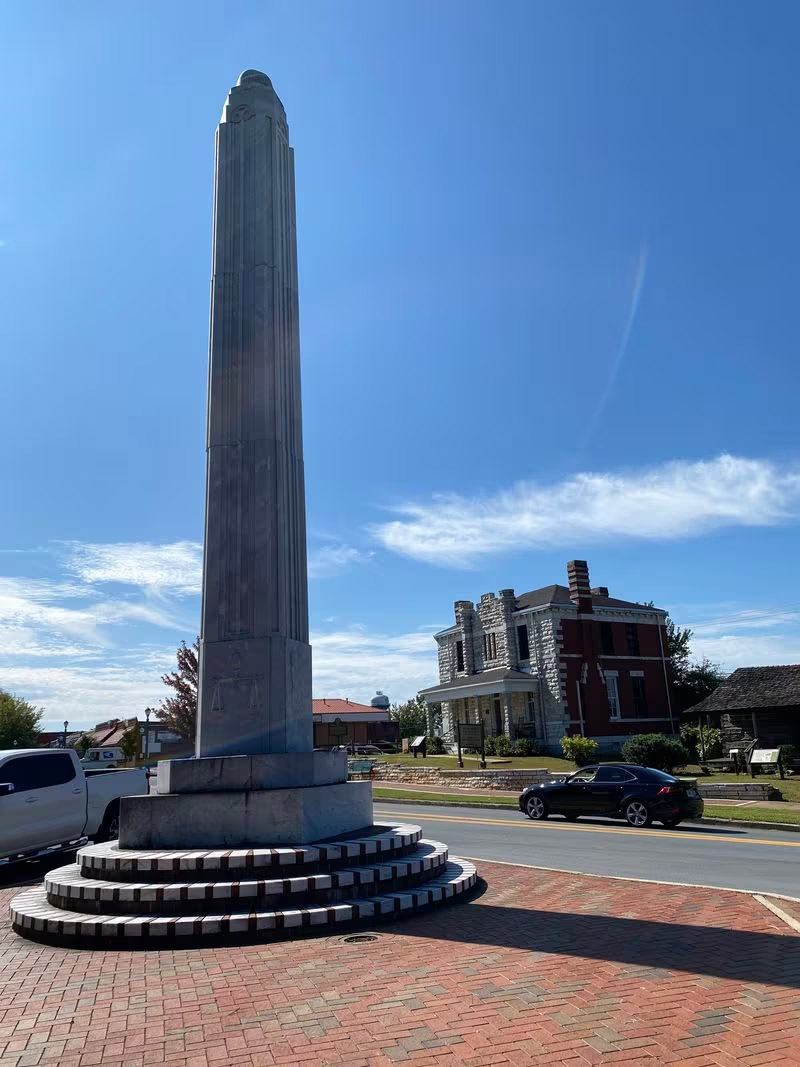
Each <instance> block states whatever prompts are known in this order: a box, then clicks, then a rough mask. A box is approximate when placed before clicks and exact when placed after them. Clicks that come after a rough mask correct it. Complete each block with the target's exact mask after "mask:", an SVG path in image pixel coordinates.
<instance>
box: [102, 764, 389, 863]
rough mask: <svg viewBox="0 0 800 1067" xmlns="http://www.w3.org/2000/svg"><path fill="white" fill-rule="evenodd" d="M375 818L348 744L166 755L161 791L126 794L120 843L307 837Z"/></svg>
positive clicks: (233, 842)
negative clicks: (351, 765)
mask: <svg viewBox="0 0 800 1067" xmlns="http://www.w3.org/2000/svg"><path fill="white" fill-rule="evenodd" d="M371 825H372V786H371V785H370V783H369V782H348V781H347V756H346V754H345V753H344V752H272V753H264V754H262V755H256V756H207V757H201V758H199V759H183V760H164V761H163V762H162V763H160V764H159V768H158V779H157V786H156V792H155V793H151V794H150V795H149V796H134V797H123V798H122V802H121V806H120V836H119V842H120V847H121V848H247V847H248V846H251V845H291V844H306V843H308V842H310V841H318V840H320V839H321V838H324V837H334V836H338V835H341V834H350V833H353V832H354V831H356V830H364V829H366V828H367V827H370V826H371Z"/></svg>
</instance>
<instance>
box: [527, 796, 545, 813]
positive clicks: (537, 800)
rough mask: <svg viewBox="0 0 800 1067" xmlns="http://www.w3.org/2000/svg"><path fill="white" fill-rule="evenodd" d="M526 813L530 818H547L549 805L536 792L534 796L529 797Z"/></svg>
mask: <svg viewBox="0 0 800 1067" xmlns="http://www.w3.org/2000/svg"><path fill="white" fill-rule="evenodd" d="M525 814H526V815H527V816H528V818H529V819H546V818H547V814H548V812H547V805H546V804H545V802H544V800H542V798H541V797H540V796H537V795H536V794H535V793H534V795H533V796H532V797H528V800H527V803H526V804H525Z"/></svg>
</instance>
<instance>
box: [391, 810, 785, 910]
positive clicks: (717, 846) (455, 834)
mask: <svg viewBox="0 0 800 1067" xmlns="http://www.w3.org/2000/svg"><path fill="white" fill-rule="evenodd" d="M375 819H376V822H377V821H378V820H380V821H381V822H387V821H391V820H403V821H408V822H414V823H417V824H419V825H421V826H422V828H423V831H424V834H425V836H426V837H429V838H434V839H435V840H439V841H445V842H446V843H447V845H448V847H449V848H450V852H451V854H452V855H454V856H464V857H467V858H470V859H476V858H477V859H486V860H505V861H507V862H511V863H523V864H529V865H531V866H534V867H553V868H557V869H559V870H566V871H578V872H580V873H585V874H610V875H621V876H624V877H628V878H650V879H657V880H659V881H664V882H682V883H685V884H689V885H705V886H718V887H721V888H725V889H746V890H751V891H753V892H757V893H783V894H786V895H788V896H794V897H798V898H800V833H785V832H784V833H781V832H780V831H777V830H746V829H743V828H740V827H731V828H726V829H717V827H708V826H700V825H692V824H691V823H687V824H684V825H681V826H679V827H677V828H676V829H674V830H665V829H663V828H662V827H661V826H653V827H651V828H650V829H647V830H634V829H631V828H630V827H628V826H627V825H625V824H624V823H615V822H611V821H609V820H604V819H581V820H580V822H578V823H567V822H565V821H564V820H563V819H559V818H558V817H556V816H553V817H551V818H550V819H548V820H547V821H546V822H531V820H530V819H528V818H526V817H525V816H524V815H522V814H517V813H516V812H515V811H513V810H510V811H508V812H505V811H491V810H488V811H482V810H480V809H478V808H453V807H444V806H442V807H439V806H438V805H437V807H435V808H434V807H420V806H416V807H415V806H414V805H413V804H405V803H402V804H387V803H385V802H382V801H380V800H376V802H375Z"/></svg>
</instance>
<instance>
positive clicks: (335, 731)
mask: <svg viewBox="0 0 800 1067" xmlns="http://www.w3.org/2000/svg"><path fill="white" fill-rule="evenodd" d="M346 736H347V723H344V722H342V720H341V719H340V718H339V716H338V715H337V716H336V718H335V719H334V720H333V722H332V723H331V724H330V725H329V726H328V737H329V738H331V737H332V738H334V744H336V745H341V743H342V738H343V737H346Z"/></svg>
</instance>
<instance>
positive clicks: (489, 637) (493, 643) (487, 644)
mask: <svg viewBox="0 0 800 1067" xmlns="http://www.w3.org/2000/svg"><path fill="white" fill-rule="evenodd" d="M483 658H484V659H496V658H497V634H484V635H483Z"/></svg>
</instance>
